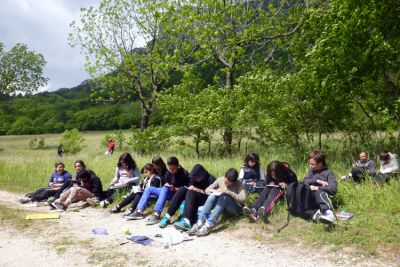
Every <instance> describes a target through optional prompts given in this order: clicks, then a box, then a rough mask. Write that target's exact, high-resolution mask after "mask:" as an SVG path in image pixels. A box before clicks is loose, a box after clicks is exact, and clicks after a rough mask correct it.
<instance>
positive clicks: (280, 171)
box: [267, 160, 287, 182]
mask: <svg viewBox="0 0 400 267" xmlns="http://www.w3.org/2000/svg"><path fill="white" fill-rule="evenodd" d="M286 168H287V165H286V164H285V163H283V162H280V161H277V160H274V161H271V162H270V163H269V164H268V166H267V177H269V178H271V179H273V180H275V181H278V182H280V181H282V179H283V178H284V175H285V174H284V170H285V169H286Z"/></svg>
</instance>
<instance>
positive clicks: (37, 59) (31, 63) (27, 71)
mask: <svg viewBox="0 0 400 267" xmlns="http://www.w3.org/2000/svg"><path fill="white" fill-rule="evenodd" d="M45 64H46V61H45V59H44V57H43V55H41V54H37V53H35V52H33V51H29V50H28V46H27V45H26V44H22V43H18V44H16V45H15V46H14V47H12V48H11V49H10V51H5V50H4V45H3V43H0V99H2V98H4V96H8V95H14V94H17V93H27V94H30V93H32V92H34V91H36V90H38V88H39V87H41V86H45V85H46V84H47V80H48V79H47V78H44V77H42V75H43V67H44V65H45Z"/></svg>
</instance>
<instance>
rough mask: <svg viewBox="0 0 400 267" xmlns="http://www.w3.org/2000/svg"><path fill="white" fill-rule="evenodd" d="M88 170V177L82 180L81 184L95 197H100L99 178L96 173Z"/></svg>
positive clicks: (101, 191) (101, 186)
mask: <svg viewBox="0 0 400 267" xmlns="http://www.w3.org/2000/svg"><path fill="white" fill-rule="evenodd" d="M89 172H90V178H89V179H88V180H83V181H82V186H83V187H84V188H86V189H87V190H89V191H90V192H92V193H93V194H94V195H95V196H96V197H98V198H100V199H101V198H102V197H103V185H102V183H101V180H100V178H99V177H98V176H97V175H96V173H94V172H93V171H90V170H89Z"/></svg>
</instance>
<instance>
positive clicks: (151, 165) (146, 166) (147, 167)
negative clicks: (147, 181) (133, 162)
mask: <svg viewBox="0 0 400 267" xmlns="http://www.w3.org/2000/svg"><path fill="white" fill-rule="evenodd" d="M154 169H155V168H154V165H153V164H151V163H146V164H145V165H144V166H143V168H142V173H144V171H145V170H148V171H151V172H154Z"/></svg>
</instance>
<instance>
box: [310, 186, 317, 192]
mask: <svg viewBox="0 0 400 267" xmlns="http://www.w3.org/2000/svg"><path fill="white" fill-rule="evenodd" d="M310 189H311V191H318V186H315V185H310Z"/></svg>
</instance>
